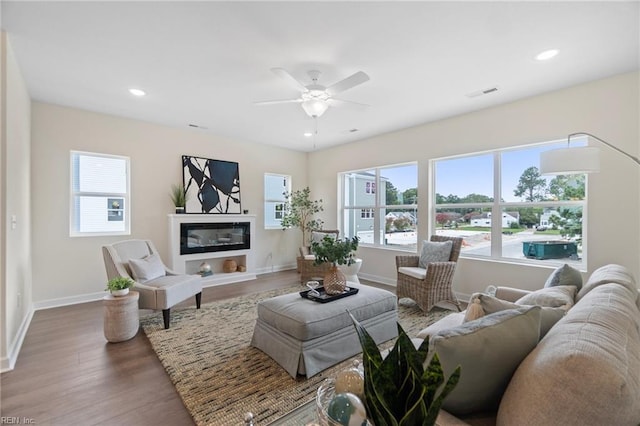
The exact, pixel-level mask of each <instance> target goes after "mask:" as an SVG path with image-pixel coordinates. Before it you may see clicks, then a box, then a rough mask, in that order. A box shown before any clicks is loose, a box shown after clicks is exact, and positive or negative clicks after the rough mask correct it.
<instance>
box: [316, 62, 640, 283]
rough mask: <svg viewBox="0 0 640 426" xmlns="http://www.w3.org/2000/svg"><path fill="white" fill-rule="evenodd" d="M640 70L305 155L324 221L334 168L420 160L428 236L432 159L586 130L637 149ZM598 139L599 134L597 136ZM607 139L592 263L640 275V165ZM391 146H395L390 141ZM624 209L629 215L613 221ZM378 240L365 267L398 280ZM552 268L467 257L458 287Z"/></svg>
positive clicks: (591, 218)
mask: <svg viewBox="0 0 640 426" xmlns="http://www.w3.org/2000/svg"><path fill="white" fill-rule="evenodd" d="M639 75H640V74H638V73H630V74H624V75H619V76H614V77H611V78H607V79H603V80H599V81H595V82H591V83H588V84H584V85H580V86H575V87H573V88H569V89H565V90H560V91H557V92H552V93H548V94H544V95H541V96H536V97H532V98H528V99H524V100H521V101H518V102H513V103H510V104H506V105H501V106H498V107H494V108H488V109H484V110H481V111H478V112H474V113H470V114H465V115H461V116H457V117H453V118H449V119H445V120H440V121H436V122H433V123H427V124H424V125H421V126H417V127H413V128H409V129H404V130H401V131H397V132H393V133H389V134H385V135H381V136H378V137H374V138H370V139H366V140H362V141H358V142H355V143H351V144H348V145H342V146H338V147H335V148H332V149H327V150H323V151H318V152H314V153H312V154H310V156H309V179H310V180H309V185H310V187H311V188H313V189H314V193H315V194H316V195H317V196H318V197H321V198H323V199H324V200H325V212H324V213H325V214H324V217H323V219H324V220H325V223H326V227H327V228H333V227H335V226H336V225H337V220H338V219H337V211H338V205H337V201H336V196H335V194H336V188H337V175H338V173H339V172H343V171H348V170H357V169H364V168H369V167H375V166H382V165H390V164H396V163H404V162H408V161H417V162H418V182H419V184H418V199H419V200H421V201H420V206H421V208H420V211H419V213H418V222H419V224H420V225H419V229H418V233H419V236H418V238H419V241H422V240H423V239H427V238H428V235H429V233H430V231H429V229H428V227H429V225H428V223H429V222H428V213H427V210H428V209H427V208H426V207H427V200H429V197H430V195H431V194H430V193H429V191H428V189H429V186H430V183H431V182H430V172H429V169H428V165H429V160H431V159H434V158H440V157H446V156H451V155H456V154H465V153H472V152H478V151H484V150H490V149H496V148H504V147H511V146H518V145H525V144H529V143H536V142H544V141H551V140H557V139H563V138H566V136H567V135H568V134H569V133H573V132H578V131H582V132H589V133H593V134H594V135H596V136H599V137H601V138H603V139H605V140H607V141H608V142H611V143H613V144H615V145H617V146H618V147H620V148H621V149H623V150H625V151H627V152H629V153H631V154H632V155H635V156H637V155H638V151H639V140H640V136H639V128H638V117H639V116H640V108H639V106H638V99H639V96H638V94H639ZM595 143H596V144H597V142H595ZM600 146H601V172H600V173H599V174H593V175H590V177H589V179H588V189H587V191H588V193H587V196H588V199H589V206H588V209H587V212H586V214H587V216H588V226H587V228H586V232H585V236H586V238H587V241H588V254H587V264H588V271H587V272H591V271H593V270H594V269H595V268H597V267H599V266H601V265H604V264H607V263H612V262H615V263H619V264H622V265H624V266H626V267H627V268H629V269H630V270H631V272H632V273H633V274H634V276H635V277H636V279H638V278H639V273H640V264H639V262H638V253H639V251H640V238H638V235H640V234H639V233H640V224H639V221H638V217H640V207H639V197H638V194H639V190H640V167H638V166H637V165H636V164H635V163H633V162H632V161H630V160H629V159H627V158H625V157H623V156H622V155H620V154H618V153H616V152H615V151H613V150H611V149H609V148H607V147H605V146H603V145H600ZM391 147H393V149H390V148H391ZM614 214H615V215H616V217H617V215H618V214H622V215H623V217H625V218H626V220H625V221H624V222H623V224H622V226H620V222H618V221H613V220H612V215H614ZM396 254H397V252H395V251H392V250H386V249H381V248H366V247H362V248H361V249H360V250H359V256H360V257H362V258H363V259H364V262H363V264H362V269H361V273H362V275H363V276H364V277H368V278H373V279H376V280H378V281H381V282H386V283H390V284H393V283H395V279H396V273H395V255H396ZM549 271H550V269H549V268H545V267H537V266H530V265H516V264H509V263H500V262H486V261H481V260H470V259H462V260H461V261H460V264H459V267H458V270H457V272H456V278H455V289H456V291H458V292H460V293H463V294H471V293H472V292H474V291H481V290H483V289H484V288H485V287H486V286H487V285H489V284H495V285H512V286H517V287H522V288H528V289H536V288H540V287H541V286H542V284H543V283H544V279H545V278H546V276H548V274H549Z"/></svg>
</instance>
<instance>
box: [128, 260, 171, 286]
mask: <svg viewBox="0 0 640 426" xmlns="http://www.w3.org/2000/svg"><path fill="white" fill-rule="evenodd" d="M129 267H130V268H131V273H132V274H133V279H134V280H136V281H137V282H139V283H141V284H142V283H144V282H147V281H151V280H153V279H156V278H158V277H163V276H165V275H166V273H165V270H164V265H163V264H162V260H160V256H158V255H157V254H150V255H148V256H145V257H143V258H142V259H131V260H129Z"/></svg>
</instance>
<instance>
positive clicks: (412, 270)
mask: <svg viewBox="0 0 640 426" xmlns="http://www.w3.org/2000/svg"><path fill="white" fill-rule="evenodd" d="M398 273H400V274H405V275H409V276H410V277H413V278H416V279H419V280H424V279H425V278H426V277H427V270H426V269H424V268H417V267H415V266H401V267H399V268H398Z"/></svg>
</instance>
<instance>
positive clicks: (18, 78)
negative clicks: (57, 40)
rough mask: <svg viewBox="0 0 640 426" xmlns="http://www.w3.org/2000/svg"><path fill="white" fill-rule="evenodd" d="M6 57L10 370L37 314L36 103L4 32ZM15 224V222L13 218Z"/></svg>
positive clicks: (5, 321) (6, 352)
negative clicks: (33, 202)
mask: <svg viewBox="0 0 640 426" xmlns="http://www.w3.org/2000/svg"><path fill="white" fill-rule="evenodd" d="M0 46H1V49H0V52H1V53H0V56H1V59H0V61H1V62H2V67H1V68H2V75H1V77H0V80H1V82H2V83H1V84H2V89H1V90H2V108H1V109H2V111H1V114H0V116H1V119H0V127H1V128H2V137H1V139H2V155H1V163H2V166H1V169H0V170H2V173H1V177H0V182H1V183H2V190H1V198H2V232H1V239H2V242H1V244H0V245H1V246H2V250H1V253H0V257H1V258H2V265H1V267H0V271H1V281H0V286H1V288H2V302H1V303H2V310H1V319H0V321H1V324H2V330H1V331H0V335H2V344H1V357H2V363H1V364H2V365H1V366H0V368H1V369H2V370H3V371H4V370H6V369H9V368H13V364H14V363H15V360H16V357H17V353H18V351H19V349H20V346H21V344H22V340H23V339H24V335H25V333H26V328H27V325H28V323H29V320H30V315H32V310H31V303H30V301H31V256H30V251H31V242H30V241H31V226H30V224H31V218H30V211H31V206H30V197H29V191H30V173H29V171H30V159H29V155H30V103H31V100H30V98H29V94H28V92H27V88H26V85H25V82H24V80H23V78H22V75H21V73H20V69H19V68H18V64H17V62H16V59H15V57H14V55H13V51H12V49H11V44H10V41H9V38H8V37H7V36H6V34H5V33H4V32H2V34H1V35H0ZM13 218H15V225H14V226H12V219H13Z"/></svg>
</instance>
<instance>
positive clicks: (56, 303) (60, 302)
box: [33, 291, 107, 311]
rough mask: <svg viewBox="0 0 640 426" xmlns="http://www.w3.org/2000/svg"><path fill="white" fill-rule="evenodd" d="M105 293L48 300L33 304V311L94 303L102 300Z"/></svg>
mask: <svg viewBox="0 0 640 426" xmlns="http://www.w3.org/2000/svg"><path fill="white" fill-rule="evenodd" d="M106 294H107V293H106V292H104V291H101V292H98V293H87V294H80V295H78V296H69V297H61V298H59V299H49V300H43V301H40V302H35V303H34V304H33V305H34V310H36V311H39V310H41V309H51V308H59V307H61V306H69V305H77V304H79V303H87V302H95V301H98V300H102V298H103V297H104V296H105V295H106Z"/></svg>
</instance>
